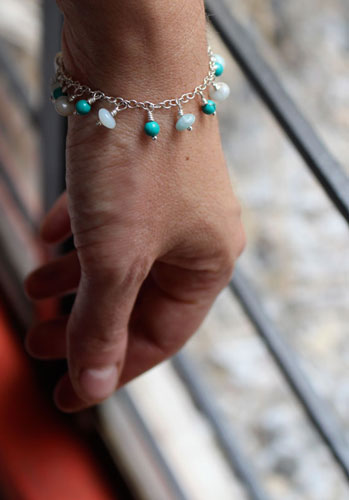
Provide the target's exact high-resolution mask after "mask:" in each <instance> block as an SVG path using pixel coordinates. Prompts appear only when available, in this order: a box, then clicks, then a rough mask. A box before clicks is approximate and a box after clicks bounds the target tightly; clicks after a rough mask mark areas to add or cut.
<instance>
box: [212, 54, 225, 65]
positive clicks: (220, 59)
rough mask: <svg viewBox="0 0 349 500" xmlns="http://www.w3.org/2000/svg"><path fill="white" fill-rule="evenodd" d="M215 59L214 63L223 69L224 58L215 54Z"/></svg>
mask: <svg viewBox="0 0 349 500" xmlns="http://www.w3.org/2000/svg"><path fill="white" fill-rule="evenodd" d="M214 57H215V59H216V62H217V63H219V64H221V65H222V66H223V68H225V59H224V57H222V56H220V55H219V54H215V55H214Z"/></svg>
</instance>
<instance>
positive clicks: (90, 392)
mask: <svg viewBox="0 0 349 500" xmlns="http://www.w3.org/2000/svg"><path fill="white" fill-rule="evenodd" d="M117 381H118V371H117V368H116V366H115V365H111V366H103V367H101V368H89V369H88V370H83V371H82V372H81V375H80V387H81V390H82V392H83V395H84V396H85V397H86V398H87V399H88V400H93V401H97V400H100V399H105V398H107V397H108V396H110V395H111V394H112V393H113V392H114V391H115V390H116V385H117Z"/></svg>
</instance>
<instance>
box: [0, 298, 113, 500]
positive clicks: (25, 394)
mask: <svg viewBox="0 0 349 500" xmlns="http://www.w3.org/2000/svg"><path fill="white" fill-rule="evenodd" d="M0 484H1V487H0V488H1V489H2V490H3V491H5V492H6V497H5V498H6V500H112V499H113V500H116V495H115V494H114V493H112V492H111V491H110V489H108V486H107V485H106V483H105V481H104V480H103V477H102V475H101V471H100V470H99V466H98V464H97V463H96V462H95V460H94V458H93V456H92V454H91V452H90V450H89V449H88V448H87V446H86V445H85V444H84V443H83V442H82V440H81V439H79V438H78V436H76V435H75V434H74V433H73V431H72V429H70V428H69V426H68V425H67V423H66V422H65V421H64V419H63V418H62V416H61V415H60V414H59V412H58V411H57V412H56V411H55V410H54V408H52V407H51V406H50V405H49V403H48V402H46V401H45V399H44V398H43V397H42V395H41V394H40V390H39V388H38V387H37V385H36V383H35V377H34V374H33V373H32V371H31V365H30V362H29V360H28V358H27V356H26V354H25V353H24V351H23V349H22V346H21V345H20V342H18V341H17V338H16V336H15V334H14V333H13V332H11V326H10V324H9V322H8V320H7V318H6V315H5V311H4V309H3V308H2V306H1V304H0ZM1 498H3V497H1Z"/></svg>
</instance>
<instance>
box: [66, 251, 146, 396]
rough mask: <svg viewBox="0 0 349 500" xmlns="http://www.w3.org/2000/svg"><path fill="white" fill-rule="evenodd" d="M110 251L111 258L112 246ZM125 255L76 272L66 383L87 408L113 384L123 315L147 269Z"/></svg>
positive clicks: (123, 336) (121, 353)
mask: <svg viewBox="0 0 349 500" xmlns="http://www.w3.org/2000/svg"><path fill="white" fill-rule="evenodd" d="M104 250H105V247H104ZM112 252H113V253H114V254H115V245H113V246H112ZM129 253H130V252H128V253H127V252H126V251H125V252H123V254H122V255H119V257H118V261H117V262H113V263H112V265H111V266H110V267H108V269H107V267H106V262H107V261H108V258H107V259H106V260H104V261H103V258H102V257H101V256H98V257H97V261H98V262H100V263H101V264H100V268H99V269H98V268H97V269H98V272H96V273H92V274H91V275H88V276H87V275H86V274H84V273H82V275H81V280H80V283H79V288H78V292H77V296H76V299H75V302H74V306H73V309H72V312H71V316H70V318H69V322H68V325H67V342H68V366H69V374H70V378H71V382H72V385H73V387H74V390H75V392H76V394H77V395H78V396H79V397H80V398H81V399H83V400H84V401H85V402H86V403H88V404H89V405H92V404H95V403H97V402H99V401H101V400H103V399H105V398H106V397H108V396H109V395H110V394H111V393H112V392H113V391H114V390H115V388H116V386H117V382H118V378H119V375H120V373H121V371H122V367H123V363H124V357H125V351H126V346H127V327H128V322H129V317H130V314H131V311H132V308H133V305H134V302H135V300H136V297H137V294H138V291H139V288H140V286H141V284H142V282H143V281H144V279H145V277H146V275H147V273H148V271H149V269H150V266H151V264H148V263H144V261H143V260H139V261H130V259H129ZM94 258H96V256H94ZM90 268H91V267H90Z"/></svg>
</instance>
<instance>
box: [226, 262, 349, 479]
mask: <svg viewBox="0 0 349 500" xmlns="http://www.w3.org/2000/svg"><path fill="white" fill-rule="evenodd" d="M229 288H230V290H231V291H232V292H233V293H234V294H235V296H236V297H237V299H238V300H239V302H240V304H241V306H242V308H243V309H244V311H245V313H246V316H247V317H248V318H249V320H250V321H251V322H252V324H253V325H254V327H255V329H256V331H257V333H258V334H259V336H260V337H261V339H262V340H263V342H264V343H265V345H266V346H267V348H268V350H269V352H270V354H271V355H272V357H273V358H274V360H275V362H276V363H277V365H278V367H279V368H280V371H281V372H282V374H283V375H284V377H285V379H286V381H287V383H288V384H289V386H290V387H291V388H292V390H293V392H294V394H295V395H296V397H297V399H298V400H299V401H300V403H301V404H302V406H303V408H304V409H305V411H306V413H307V415H308V417H309V418H310V419H311V422H312V423H313V424H314V427H315V428H316V430H317V431H318V432H319V434H320V436H321V438H322V439H323V440H324V441H325V443H326V444H327V446H328V448H329V449H330V451H331V453H332V455H333V456H334V458H335V459H336V461H337V462H338V464H339V465H340V467H341V469H342V470H343V472H344V474H345V476H346V477H347V478H348V479H349V448H348V443H346V441H345V439H344V432H343V430H342V429H341V428H340V425H339V424H338V422H337V421H336V420H335V418H334V416H333V415H332V414H331V413H330V411H329V410H328V408H327V407H326V406H325V404H324V403H323V402H322V401H321V400H320V398H319V397H318V396H317V394H316V393H315V391H314V389H313V388H312V386H311V384H310V382H309V380H308V378H307V377H306V375H305V374H304V372H303V371H302V370H301V368H300V366H299V364H298V362H297V359H296V356H295V354H294V352H293V351H292V349H291V347H290V346H288V345H287V344H286V342H285V341H284V340H283V335H282V333H281V332H279V331H278V330H277V328H276V327H275V325H274V324H273V323H272V321H271V320H270V319H269V318H268V316H267V315H266V313H265V312H264V310H263V307H262V305H261V303H260V301H259V299H258V297H257V295H256V293H255V292H254V290H253V289H252V287H251V285H250V284H249V283H248V281H247V278H246V277H245V276H244V275H243V274H242V272H241V270H239V269H236V270H235V272H234V276H233V279H232V281H231V282H230V284H229Z"/></svg>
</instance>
